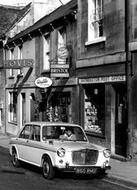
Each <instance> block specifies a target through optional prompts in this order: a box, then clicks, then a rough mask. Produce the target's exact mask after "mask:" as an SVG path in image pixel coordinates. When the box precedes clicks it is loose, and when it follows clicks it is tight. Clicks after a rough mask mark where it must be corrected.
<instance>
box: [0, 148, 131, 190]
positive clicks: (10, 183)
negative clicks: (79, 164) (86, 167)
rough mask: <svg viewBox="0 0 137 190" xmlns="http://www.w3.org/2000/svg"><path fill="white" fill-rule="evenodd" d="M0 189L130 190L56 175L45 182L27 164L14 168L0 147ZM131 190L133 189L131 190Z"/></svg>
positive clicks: (110, 184)
mask: <svg viewBox="0 0 137 190" xmlns="http://www.w3.org/2000/svg"><path fill="white" fill-rule="evenodd" d="M0 189H1V190H9V189H10V190H28V189H29V190H31V189H33V190H45V189H48V190H53V189H54V190H57V189H60V190H64V189H66V190H70V189H72V190H73V189H75V190H83V189H86V190H89V189H92V190H98V189H100V190H105V189H111V190H126V189H127V190H131V189H132V188H130V187H129V188H127V187H125V186H123V185H119V184H113V183H111V182H109V181H107V180H105V179H97V178H91V177H82V176H75V175H69V174H64V173H63V174H60V173H58V174H57V175H56V177H55V178H54V179H53V180H45V179H44V178H43V176H42V175H41V170H40V169H38V168H35V167H33V168H32V166H31V165H28V164H24V163H23V164H22V167H20V168H14V167H13V166H12V163H11V161H10V156H9V152H8V149H5V148H2V147H0ZM132 190H133V189H132Z"/></svg>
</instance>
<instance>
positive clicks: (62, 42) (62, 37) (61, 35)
mask: <svg viewBox="0 0 137 190" xmlns="http://www.w3.org/2000/svg"><path fill="white" fill-rule="evenodd" d="M64 46H66V29H65V28H61V29H59V30H58V49H59V48H60V47H64Z"/></svg>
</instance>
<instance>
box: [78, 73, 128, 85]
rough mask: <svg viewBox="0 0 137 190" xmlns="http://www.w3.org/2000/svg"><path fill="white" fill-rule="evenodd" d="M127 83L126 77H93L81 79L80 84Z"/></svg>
mask: <svg viewBox="0 0 137 190" xmlns="http://www.w3.org/2000/svg"><path fill="white" fill-rule="evenodd" d="M124 81H126V76H125V75H116V76H106V77H93V78H83V79H79V83H80V84H88V83H108V82H124Z"/></svg>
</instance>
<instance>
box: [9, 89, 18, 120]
mask: <svg viewBox="0 0 137 190" xmlns="http://www.w3.org/2000/svg"><path fill="white" fill-rule="evenodd" d="M9 95H10V97H9V98H10V100H9V101H10V104H9V105H10V107H9V121H10V122H17V92H10V94H9Z"/></svg>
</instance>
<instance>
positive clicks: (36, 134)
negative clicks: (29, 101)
mask: <svg viewBox="0 0 137 190" xmlns="http://www.w3.org/2000/svg"><path fill="white" fill-rule="evenodd" d="M29 139H31V140H34V141H40V126H38V125H34V126H31V134H30V137H29Z"/></svg>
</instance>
